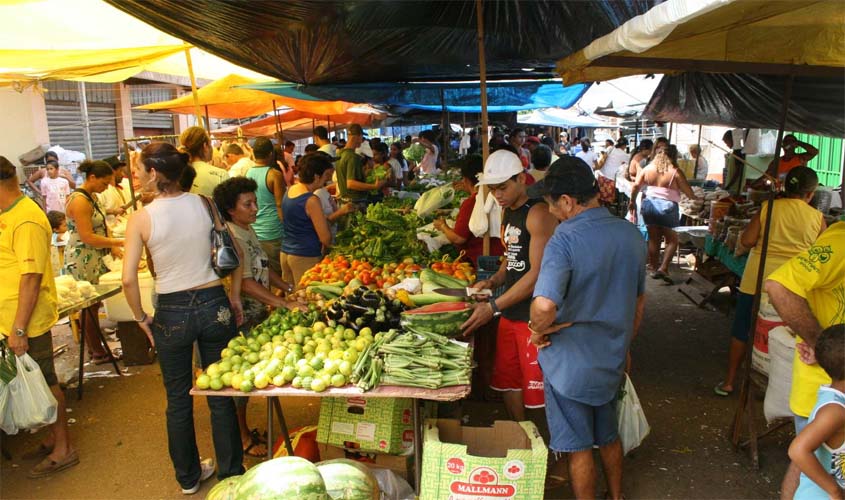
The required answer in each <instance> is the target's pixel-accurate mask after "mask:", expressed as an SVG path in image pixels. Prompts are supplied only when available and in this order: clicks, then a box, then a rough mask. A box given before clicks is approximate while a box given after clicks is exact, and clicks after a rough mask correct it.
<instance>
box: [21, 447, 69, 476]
mask: <svg viewBox="0 0 845 500" xmlns="http://www.w3.org/2000/svg"><path fill="white" fill-rule="evenodd" d="M78 463H79V454H78V453H77V452H76V450H73V451H72V452H70V453H68V455H67V456H66V457H65V458H64V459H63V460H62V461H60V462H55V461H53V460H50V457H47V458H45V459H44V460H42V461H41V462H40V463H39V464H38V465H36V466H35V467H33V468H32V470H30V471H29V478H30V479H38V478H42V477H47V476H49V475H51V474H55V473H56V472H59V471H63V470H65V469H69V468H71V467H73V466H74V465H77V464H78Z"/></svg>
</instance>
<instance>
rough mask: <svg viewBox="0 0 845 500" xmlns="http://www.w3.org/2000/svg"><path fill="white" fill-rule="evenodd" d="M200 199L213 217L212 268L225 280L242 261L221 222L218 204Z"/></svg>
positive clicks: (203, 197)
mask: <svg viewBox="0 0 845 500" xmlns="http://www.w3.org/2000/svg"><path fill="white" fill-rule="evenodd" d="M200 198H202V201H203V203H205V208H206V209H207V210H208V215H209V217H211V268H212V269H214V273H215V274H217V276H219V277H221V278H225V277H226V276H228V275H230V274H232V271H234V270H235V269H237V268H238V266H240V265H241V259H240V257H239V256H238V251H237V250H236V249H235V243H234V242H233V241H232V235H231V233H229V229H228V228H227V227H226V225H225V224H223V223H222V222H220V214H219V213H218V211H217V204H216V203H214V201H213V200H210V199H208V197H206V196H202V195H200Z"/></svg>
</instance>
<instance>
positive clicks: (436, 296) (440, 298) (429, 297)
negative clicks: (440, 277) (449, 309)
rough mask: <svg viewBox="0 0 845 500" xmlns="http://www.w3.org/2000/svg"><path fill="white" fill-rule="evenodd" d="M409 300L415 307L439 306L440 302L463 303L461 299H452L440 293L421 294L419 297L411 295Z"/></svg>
mask: <svg viewBox="0 0 845 500" xmlns="http://www.w3.org/2000/svg"><path fill="white" fill-rule="evenodd" d="M408 298H409V299H411V302H413V303H414V305H415V306H417V307H420V306H427V305H430V304H437V303H440V302H461V301H463V298H461V297H452V296H449V295H443V294H440V293H433V292H432V293H419V294H417V295H409V296H408Z"/></svg>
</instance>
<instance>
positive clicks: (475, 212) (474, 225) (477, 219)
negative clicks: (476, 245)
mask: <svg viewBox="0 0 845 500" xmlns="http://www.w3.org/2000/svg"><path fill="white" fill-rule="evenodd" d="M481 191H482V190H481V189H479V190H478V192H477V193H476V194H475V206H474V207H472V214H471V215H470V216H469V230H470V231H472V234H474V235H475V236H476V237H478V238H481V237H482V236H484V233H486V232H487V229H488V228H489V227H490V220H489V219H488V218H487V212H485V211H484V196H483V195H482V193H481Z"/></svg>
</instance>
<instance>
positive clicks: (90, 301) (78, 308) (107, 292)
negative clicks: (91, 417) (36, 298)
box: [59, 285, 123, 399]
mask: <svg viewBox="0 0 845 500" xmlns="http://www.w3.org/2000/svg"><path fill="white" fill-rule="evenodd" d="M122 288H123V287H121V286H120V285H94V295H91V296H90V297H86V298H84V299H82V300H80V301H78V302H74V303H73V304H68V305H65V306H64V307H60V308H59V318H64V317H67V316H70V315H71V314H74V313H77V312H78V313H80V314H79V329H80V335H79V372H78V375H77V377H78V378H79V385H78V386H77V388H76V397H77V399H82V379H83V377H84V376H85V367H84V365H85V328H86V326H87V325H88V323H89V322H90V324H91V325H92V328H94V331H95V332H96V333H97V337H98V338H99V340H100V342H101V343H102V344H103V347H104V348H105V349H106V353H107V354H108V357H109V360H110V361H111V364H112V366H114V371H115V373H117V374H118V375H119V376H123V373H122V372H121V371H120V368H119V367H118V366H117V359H116V358H115V357H114V354H112V352H111V349H110V348H109V344H108V342H106V338H105V336H104V335H103V331H102V330H101V329H100V318H99V317H98V314H97V312H96V311H94V310H92V309H90V308H91V306H93V305H94V304H96V303H98V302H102V301H103V300H105V299H108V298H110V297H114V296H115V295H117V294H119V293H120V291H121V290H122Z"/></svg>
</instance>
